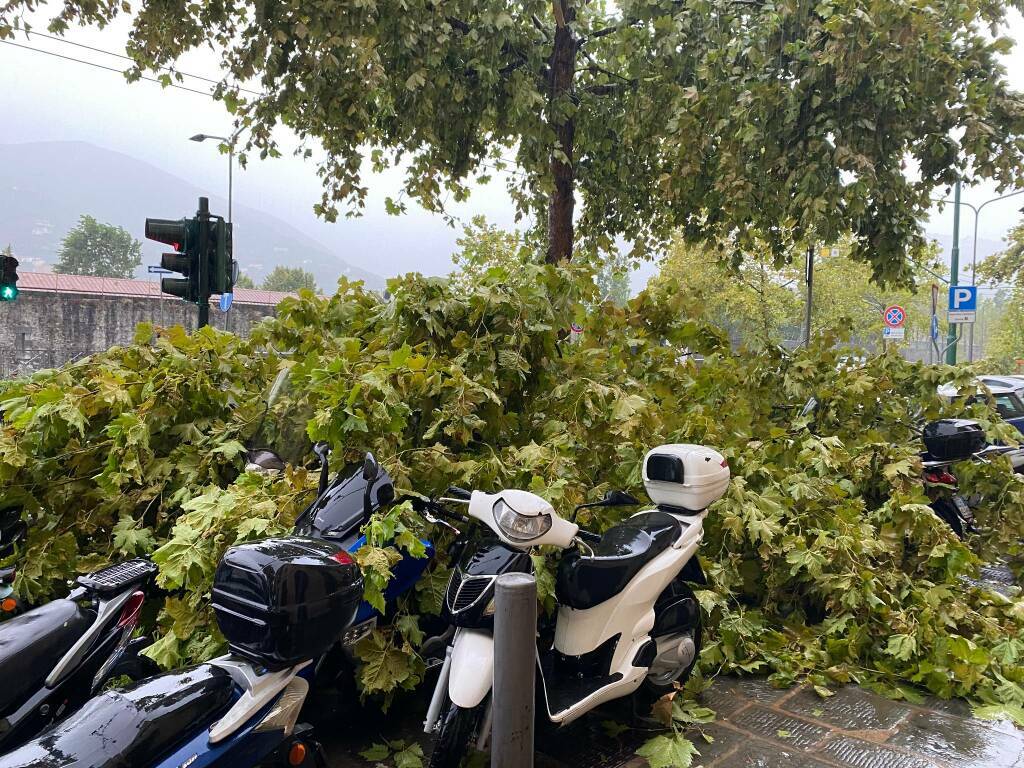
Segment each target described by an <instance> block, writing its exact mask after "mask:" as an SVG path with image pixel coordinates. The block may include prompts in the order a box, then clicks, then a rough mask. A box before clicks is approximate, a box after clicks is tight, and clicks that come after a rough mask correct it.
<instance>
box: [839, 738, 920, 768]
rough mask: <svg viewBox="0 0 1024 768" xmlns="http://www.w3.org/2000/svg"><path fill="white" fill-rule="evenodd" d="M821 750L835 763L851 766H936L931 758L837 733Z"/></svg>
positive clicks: (884, 767)
mask: <svg viewBox="0 0 1024 768" xmlns="http://www.w3.org/2000/svg"><path fill="white" fill-rule="evenodd" d="M823 752H824V753H825V754H827V755H828V756H829V757H831V758H832V759H833V760H835V761H836V762H837V763H839V764H841V765H847V766H852V768H937V766H936V764H935V763H933V762H932V761H931V760H926V759H924V758H922V757H911V756H910V755H905V754H903V753H902V752H897V751H896V750H894V749H890V748H889V747H886V746H883V745H881V744H873V743H872V742H870V741H863V740H861V739H855V738H852V737H850V736H841V735H838V734H836V735H833V736H832V737H831V738H830V739H829V740H828V742H827V743H826V744H825V747H824V749H823Z"/></svg>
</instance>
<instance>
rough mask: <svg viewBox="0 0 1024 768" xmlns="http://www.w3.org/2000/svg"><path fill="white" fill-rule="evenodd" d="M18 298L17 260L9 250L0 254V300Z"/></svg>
mask: <svg viewBox="0 0 1024 768" xmlns="http://www.w3.org/2000/svg"><path fill="white" fill-rule="evenodd" d="M16 298H18V260H17V259H16V258H14V257H13V256H11V255H10V251H8V252H7V253H4V254H0V301H14V300H15V299H16Z"/></svg>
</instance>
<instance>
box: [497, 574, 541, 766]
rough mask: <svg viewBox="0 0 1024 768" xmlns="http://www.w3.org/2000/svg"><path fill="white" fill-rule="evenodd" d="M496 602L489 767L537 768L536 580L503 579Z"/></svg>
mask: <svg viewBox="0 0 1024 768" xmlns="http://www.w3.org/2000/svg"><path fill="white" fill-rule="evenodd" d="M494 604H495V613H494V697H493V699H492V702H491V707H492V709H493V714H492V722H493V725H492V727H491V734H492V737H491V768H533V708H534V681H535V674H536V663H537V661H536V654H537V580H536V579H534V577H533V576H531V575H529V574H526V573H506V574H505V575H503V576H499V577H498V582H497V584H496V585H495V589H494Z"/></svg>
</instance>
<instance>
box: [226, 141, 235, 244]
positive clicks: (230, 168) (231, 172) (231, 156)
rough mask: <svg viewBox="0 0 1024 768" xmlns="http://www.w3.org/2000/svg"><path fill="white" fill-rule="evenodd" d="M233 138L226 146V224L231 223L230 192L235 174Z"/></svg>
mask: <svg viewBox="0 0 1024 768" xmlns="http://www.w3.org/2000/svg"><path fill="white" fill-rule="evenodd" d="M234 169H235V140H234V138H232V139H231V145H230V146H229V147H228V224H230V223H231V193H232V187H233V186H234V175H235V170H234Z"/></svg>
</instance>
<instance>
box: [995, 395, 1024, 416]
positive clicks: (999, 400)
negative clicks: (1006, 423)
mask: <svg viewBox="0 0 1024 768" xmlns="http://www.w3.org/2000/svg"><path fill="white" fill-rule="evenodd" d="M994 397H995V401H996V411H997V412H998V413H999V415H1000V416H1002V417H1003V418H1004V419H1017V418H1020V417H1022V416H1024V404H1022V403H1021V401H1020V399H1019V398H1018V397H1017V395H1016V394H1010V393H1007V394H1005V395H994Z"/></svg>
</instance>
